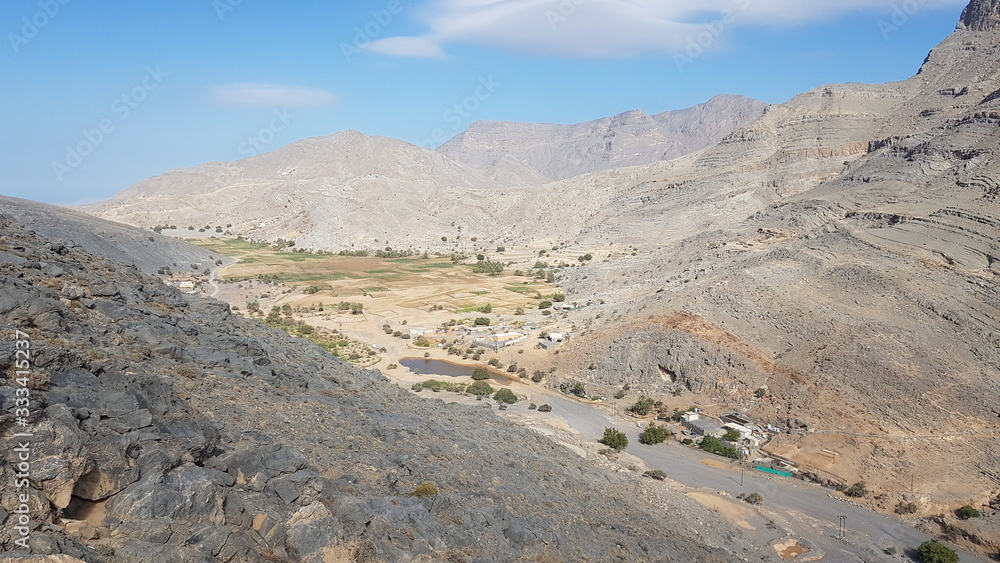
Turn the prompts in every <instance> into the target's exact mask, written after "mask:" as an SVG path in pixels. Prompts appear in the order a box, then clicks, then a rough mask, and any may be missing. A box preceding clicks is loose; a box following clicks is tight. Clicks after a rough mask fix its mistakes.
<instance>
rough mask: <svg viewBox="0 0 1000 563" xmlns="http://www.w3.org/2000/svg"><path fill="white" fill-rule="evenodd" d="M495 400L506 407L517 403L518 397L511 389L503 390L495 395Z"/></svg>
mask: <svg viewBox="0 0 1000 563" xmlns="http://www.w3.org/2000/svg"><path fill="white" fill-rule="evenodd" d="M493 400H494V401H496V402H498V403H500V404H505V405H512V404H514V403H516V402H517V395H515V394H514V392H513V391H511V390H510V389H501V390H499V391H497V392H496V394H495V395H493Z"/></svg>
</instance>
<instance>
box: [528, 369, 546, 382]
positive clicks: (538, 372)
mask: <svg viewBox="0 0 1000 563" xmlns="http://www.w3.org/2000/svg"><path fill="white" fill-rule="evenodd" d="M544 377H545V372H544V371H541V370H537V369H536V370H535V373H533V374H531V380H532V381H534V382H535V383H541V382H542V379H543V378H544Z"/></svg>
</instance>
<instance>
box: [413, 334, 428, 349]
mask: <svg viewBox="0 0 1000 563" xmlns="http://www.w3.org/2000/svg"><path fill="white" fill-rule="evenodd" d="M413 345H414V346H419V347H421V348H430V347H431V341H430V339H428V338H427V337H426V336H418V337H417V339H416V340H414V341H413Z"/></svg>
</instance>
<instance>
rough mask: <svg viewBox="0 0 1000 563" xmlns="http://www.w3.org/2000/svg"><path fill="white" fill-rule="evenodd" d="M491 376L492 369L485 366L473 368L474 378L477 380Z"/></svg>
mask: <svg viewBox="0 0 1000 563" xmlns="http://www.w3.org/2000/svg"><path fill="white" fill-rule="evenodd" d="M489 378H490V370H488V369H486V368H484V367H478V368H476V369H474V370H472V379H475V380H476V381H484V380H487V379H489Z"/></svg>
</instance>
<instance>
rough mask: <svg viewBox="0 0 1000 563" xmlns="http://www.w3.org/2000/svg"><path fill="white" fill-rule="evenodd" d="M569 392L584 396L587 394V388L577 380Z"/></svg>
mask: <svg viewBox="0 0 1000 563" xmlns="http://www.w3.org/2000/svg"><path fill="white" fill-rule="evenodd" d="M569 392H570V393H572V394H574V395H576V396H577V397H583V396H586V394H587V388H586V387H584V385H583V383H580V382H579V381H577V382H576V383H574V384H573V387H571V388H570V390H569Z"/></svg>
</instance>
